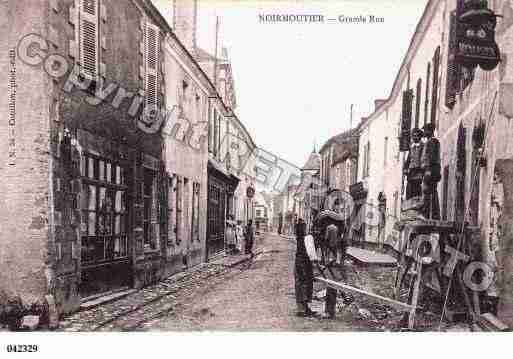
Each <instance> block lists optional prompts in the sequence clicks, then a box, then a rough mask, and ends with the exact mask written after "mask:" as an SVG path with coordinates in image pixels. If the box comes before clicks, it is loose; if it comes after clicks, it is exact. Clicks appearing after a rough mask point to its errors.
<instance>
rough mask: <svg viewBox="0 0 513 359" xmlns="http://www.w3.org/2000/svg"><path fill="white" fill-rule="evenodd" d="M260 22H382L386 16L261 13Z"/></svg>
mask: <svg viewBox="0 0 513 359" xmlns="http://www.w3.org/2000/svg"><path fill="white" fill-rule="evenodd" d="M258 20H259V21H260V22H334V21H338V22H340V23H382V22H385V18H383V17H379V16H375V15H358V16H345V15H339V16H337V17H325V16H324V15H305V14H287V15H285V14H265V15H264V14H260V15H258Z"/></svg>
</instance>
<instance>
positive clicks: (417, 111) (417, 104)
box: [415, 79, 422, 128]
mask: <svg viewBox="0 0 513 359" xmlns="http://www.w3.org/2000/svg"><path fill="white" fill-rule="evenodd" d="M421 97H422V79H418V80H417V90H416V93H415V128H418V127H419V122H420V99H421Z"/></svg>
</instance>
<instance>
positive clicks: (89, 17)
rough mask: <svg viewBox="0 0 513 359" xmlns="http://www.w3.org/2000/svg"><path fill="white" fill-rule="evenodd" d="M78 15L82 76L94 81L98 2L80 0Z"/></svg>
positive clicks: (96, 54) (96, 63)
mask: <svg viewBox="0 0 513 359" xmlns="http://www.w3.org/2000/svg"><path fill="white" fill-rule="evenodd" d="M79 14H80V20H79V21H80V28H79V32H80V33H79V37H80V66H81V69H82V74H83V75H85V76H86V77H88V78H90V79H93V80H96V79H97V76H98V67H99V66H98V63H99V57H98V56H99V46H98V45H99V41H98V39H99V36H98V0H81V2H80V10H79Z"/></svg>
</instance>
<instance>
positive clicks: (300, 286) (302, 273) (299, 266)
mask: <svg viewBox="0 0 513 359" xmlns="http://www.w3.org/2000/svg"><path fill="white" fill-rule="evenodd" d="M295 232H296V242H297V249H296V261H295V268H294V280H295V289H296V304H297V313H296V315H297V316H300V317H307V316H314V315H315V314H316V313H315V312H313V311H312V310H311V309H310V308H309V307H308V303H310V302H311V301H312V295H313V267H312V262H311V261H310V258H309V257H308V254H307V251H306V247H305V235H306V223H305V222H304V221H303V219H301V218H300V219H299V220H298V222H297V224H296V228H295Z"/></svg>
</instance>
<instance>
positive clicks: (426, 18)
mask: <svg viewBox="0 0 513 359" xmlns="http://www.w3.org/2000/svg"><path fill="white" fill-rule="evenodd" d="M441 3H442V1H441V0H428V3H427V4H426V7H425V8H424V12H423V13H422V16H421V17H420V20H419V22H418V23H417V26H416V28H415V31H414V33H413V36H412V37H411V39H410V45H409V46H408V50H407V51H406V54H405V56H404V57H403V61H402V63H401V67H400V68H399V71H398V72H397V74H396V77H395V80H394V84H393V85H392V89H391V90H390V94H389V96H388V98H387V99H386V101H385V102H383V103H382V104H381V105H380V106H378V108H376V109H375V110H374V111H373V112H372V113H371V114H370V115H369V116H367V117H366V118H365V120H363V121H362V122H360V124H359V126H360V127H361V128H362V129H363V128H365V127H367V125H368V124H369V123H370V122H372V120H374V119H375V118H376V117H378V116H379V115H381V114H382V113H383V111H385V110H387V109H388V108H389V107H390V106H391V105H392V102H393V100H395V99H396V97H397V95H398V92H399V84H401V83H402V81H403V80H404V77H405V76H406V74H407V73H408V70H409V67H410V62H411V60H412V58H413V56H414V55H415V54H416V53H417V50H418V47H419V46H420V44H421V42H422V40H423V39H424V37H425V35H426V29H427V28H428V27H429V25H431V21H433V17H434V15H435V13H436V9H437V7H438V6H439V5H440V4H441Z"/></svg>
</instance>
